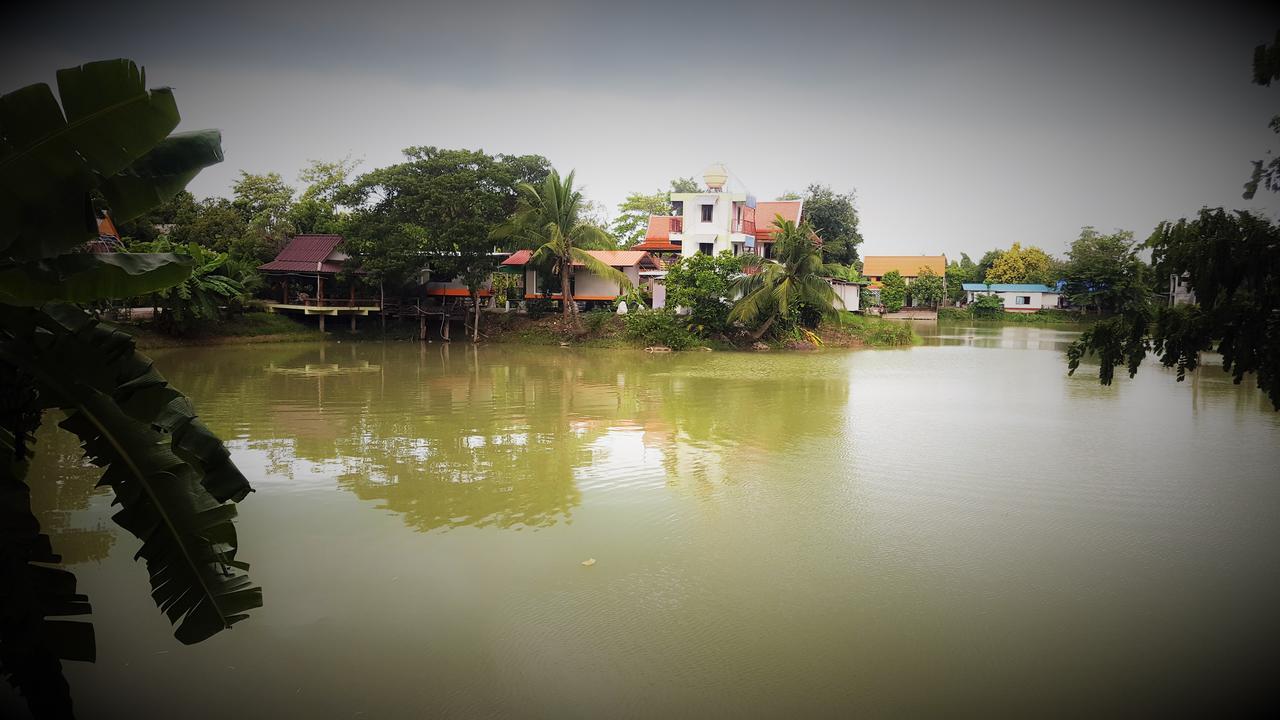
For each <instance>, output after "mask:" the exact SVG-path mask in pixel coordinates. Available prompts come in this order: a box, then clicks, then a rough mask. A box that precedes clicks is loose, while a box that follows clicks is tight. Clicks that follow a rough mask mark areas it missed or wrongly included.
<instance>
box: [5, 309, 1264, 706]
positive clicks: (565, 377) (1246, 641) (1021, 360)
mask: <svg viewBox="0 0 1280 720" xmlns="http://www.w3.org/2000/svg"><path fill="white" fill-rule="evenodd" d="M919 327H920V331H921V332H922V334H924V335H925V336H926V343H925V345H923V346H917V347H912V348H904V349H894V350H865V351H829V352H827V351H824V352H817V353H722V352H713V353H676V354H668V355H649V354H645V353H642V352H632V351H618V350H594V351H593V350H576V349H565V348H559V347H520V346H487V347H480V348H478V349H477V348H473V347H471V346H468V345H465V344H461V343H456V344H454V345H452V346H448V345H441V344H428V345H419V344H416V343H398V344H379V343H360V344H351V343H347V344H337V343H330V344H325V345H318V344H315V345H313V344H291V345H263V346H236V347H201V348H186V349H175V350H164V351H156V352H154V353H153V355H154V357H155V358H156V360H157V363H158V365H159V366H160V367H161V368H162V369H163V370H164V372H165V373H166V375H168V376H169V377H170V379H171V380H172V381H173V383H174V384H175V385H176V386H178V387H179V388H182V389H183V390H184V391H186V392H187V393H188V394H190V395H191V397H192V398H193V399H194V400H195V401H196V404H197V407H198V409H199V410H200V411H201V414H202V416H203V418H204V419H205V421H206V423H207V424H208V425H209V426H210V427H212V428H213V430H214V431H215V432H217V433H218V434H219V435H221V436H222V437H223V438H225V439H226V440H227V443H228V446H229V447H230V448H231V450H232V452H233V455H234V457H235V459H236V461H237V463H238V464H239V466H240V467H241V469H242V470H244V472H245V474H246V475H247V476H248V477H249V478H250V480H251V482H252V483H253V484H254V486H255V487H256V488H257V492H256V493H255V494H253V495H250V496H249V498H248V499H247V500H246V501H244V502H243V503H241V504H240V506H239V509H240V516H239V518H238V520H237V528H238V532H239V536H240V554H239V557H240V559H243V560H245V561H248V562H250V563H251V564H252V569H251V571H250V575H251V577H252V578H253V580H254V581H255V582H256V583H257V584H259V585H261V586H262V588H263V592H264V597H265V605H264V607H262V608H260V609H258V610H255V611H253V612H252V613H251V617H250V618H249V619H248V620H246V621H244V622H242V623H240V624H238V625H236V626H235V627H234V628H233V629H232V630H230V631H228V632H224V633H221V634H219V635H217V636H215V637H214V638H212V639H211V640H209V641H207V642H205V643H202V644H199V645H195V646H190V647H186V646H182V645H180V644H179V643H178V642H177V641H176V640H174V639H173V637H172V630H171V627H170V625H169V623H168V621H167V620H166V619H165V618H164V616H163V615H162V614H161V613H160V612H159V611H157V609H156V608H155V606H154V604H153V603H152V601H151V599H150V597H149V595H148V587H147V577H146V572H145V568H144V566H143V565H142V564H141V563H140V562H135V561H134V560H133V559H132V556H133V553H134V552H135V551H136V549H137V546H138V542H137V541H136V540H135V539H133V538H132V536H129V535H127V534H126V533H124V532H123V531H121V530H120V529H119V528H117V527H116V526H115V525H114V524H113V523H112V522H111V520H110V514H111V512H112V509H111V508H110V506H109V503H110V498H111V495H110V493H109V492H107V491H104V490H97V491H95V490H94V489H93V483H94V481H95V480H96V473H95V471H94V470H92V469H91V468H85V467H83V466H82V464H81V463H80V462H79V461H78V460H77V459H76V448H75V443H74V440H72V439H69V438H68V437H66V436H65V434H62V435H59V434H57V433H52V432H45V431H42V433H41V443H40V447H39V449H40V451H41V453H42V454H41V459H40V461H39V462H38V464H37V465H36V467H35V469H34V471H33V477H32V482H33V485H34V486H35V491H34V496H35V497H34V502H35V504H36V505H38V506H39V508H40V510H41V519H42V522H43V523H44V525H45V527H46V528H47V529H48V531H49V532H50V533H51V534H52V535H53V538H54V546H55V549H58V550H60V551H62V552H63V554H64V555H65V557H66V561H67V562H68V564H69V568H70V569H71V570H73V571H74V572H75V573H76V575H77V577H78V578H79V581H80V591H81V592H85V593H87V594H88V595H89V596H90V599H91V601H92V603H93V608H94V613H93V616H92V619H93V621H94V624H95V627H96V632H97V638H98V660H97V662H96V664H85V663H66V664H65V665H66V676H67V679H68V681H69V682H70V684H71V687H72V692H73V694H74V697H75V702H76V707H77V709H78V712H79V714H80V715H81V717H84V718H92V717H107V718H118V717H184V718H222V717H242V718H259V717H261V718H273V717H285V716H296V717H311V718H330V717H332V718H351V717H365V718H382V717H426V716H439V717H475V716H492V715H498V716H537V717H588V716H593V717H628V716H646V717H668V716H676V717H694V716H708V715H714V716H730V717H732V716H774V717H779V716H822V715H826V716H831V715H847V714H850V713H854V712H857V713H860V714H863V715H873V716H882V715H895V716H904V715H920V714H933V715H991V714H999V715H1009V714H1035V715H1081V714H1095V713H1104V714H1125V713H1135V712H1137V711H1140V710H1147V711H1149V710H1153V709H1157V708H1165V709H1177V708H1181V709H1184V710H1185V709H1186V708H1188V707H1190V706H1191V705H1190V703H1200V702H1206V701H1215V700H1219V699H1239V698H1241V697H1243V696H1244V694H1246V693H1249V692H1253V691H1257V690H1258V689H1259V688H1260V687H1262V683H1265V682H1266V681H1268V680H1270V679H1271V677H1270V676H1272V675H1273V674H1274V673H1272V672H1271V668H1272V667H1273V660H1272V658H1273V653H1272V645H1273V641H1274V640H1275V639H1276V638H1277V636H1278V633H1277V631H1278V630H1280V615H1278V614H1277V613H1276V611H1275V608H1276V607H1278V606H1280V523H1278V522H1277V519H1280V414H1277V413H1274V412H1272V411H1271V410H1270V407H1269V405H1268V404H1267V402H1266V400H1265V398H1264V397H1263V396H1262V394H1261V393H1260V392H1258V391H1257V390H1256V389H1255V388H1253V387H1252V386H1251V381H1246V386H1235V385H1233V384H1232V383H1231V382H1230V379H1229V378H1228V377H1226V376H1225V375H1224V374H1223V373H1222V372H1221V371H1220V370H1219V369H1217V368H1206V369H1204V370H1203V371H1201V372H1200V373H1198V374H1197V375H1196V376H1195V377H1194V378H1192V379H1188V381H1186V382H1184V383H1177V382H1175V380H1174V377H1173V374H1172V373H1171V372H1169V371H1165V370H1163V369H1160V368H1159V367H1158V366H1153V365H1150V364H1149V365H1148V366H1146V367H1144V368H1143V369H1142V371H1141V372H1140V373H1139V374H1138V376H1137V377H1136V378H1135V379H1132V380H1130V379H1128V378H1123V379H1120V380H1117V382H1116V384H1115V385H1114V386H1112V387H1110V388H1103V387H1100V386H1099V385H1098V384H1097V381H1096V379H1095V378H1094V377H1093V375H1092V372H1094V371H1096V368H1088V367H1086V368H1084V369H1082V371H1081V373H1079V374H1077V375H1076V376H1075V377H1068V376H1067V374H1066V367H1065V361H1064V358H1063V355H1062V350H1063V348H1064V347H1065V345H1066V343H1068V342H1069V341H1070V339H1071V338H1072V337H1073V336H1074V334H1073V332H1072V331H1070V330H1062V329H1054V328H1039V327H1029V326H1009V327H999V326H995V327H987V328H966V327H957V326H942V327H941V328H939V327H938V326H937V325H930V324H922V325H920V326H919ZM588 559H594V560H595V561H596V562H595V564H594V565H591V566H584V565H583V564H582V563H583V561H585V560H588ZM5 692H7V691H0V695H4V693H5ZM11 699H12V698H10V700H11ZM0 707H2V706H0Z"/></svg>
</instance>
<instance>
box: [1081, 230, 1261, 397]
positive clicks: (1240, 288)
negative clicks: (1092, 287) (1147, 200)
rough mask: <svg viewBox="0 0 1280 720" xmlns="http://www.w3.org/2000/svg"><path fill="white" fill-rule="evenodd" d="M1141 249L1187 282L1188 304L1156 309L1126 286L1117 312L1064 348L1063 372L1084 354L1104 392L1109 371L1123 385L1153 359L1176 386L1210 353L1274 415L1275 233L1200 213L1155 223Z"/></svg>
mask: <svg viewBox="0 0 1280 720" xmlns="http://www.w3.org/2000/svg"><path fill="white" fill-rule="evenodd" d="M1147 245H1148V246H1149V247H1150V248H1151V252H1152V259H1153V261H1155V262H1156V263H1157V264H1158V265H1162V266H1164V267H1166V268H1168V269H1169V270H1170V271H1171V272H1173V273H1175V274H1179V275H1181V274H1182V273H1184V272H1185V273H1186V274H1187V276H1188V280H1189V282H1190V285H1191V289H1192V290H1193V291H1194V292H1195V296H1196V303H1197V304H1194V305H1178V306H1175V307H1168V306H1165V305H1156V304H1155V303H1154V302H1153V299H1152V296H1151V293H1150V292H1149V290H1148V288H1147V287H1146V286H1145V284H1144V283H1142V282H1137V283H1133V284H1131V285H1130V286H1129V291H1128V293H1127V294H1126V296H1125V297H1123V298H1122V299H1121V301H1120V302H1119V306H1120V312H1119V313H1118V314H1117V315H1116V316H1114V317H1111V318H1108V319H1106V320H1102V321H1099V322H1098V323H1096V324H1095V325H1093V326H1092V327H1090V328H1089V329H1088V330H1086V331H1085V332H1084V333H1083V334H1081V336H1080V339H1079V340H1077V341H1076V342H1074V343H1072V345H1071V347H1070V348H1068V350H1067V361H1068V367H1069V369H1070V372H1072V373H1074V372H1075V371H1076V370H1077V369H1078V368H1079V366H1080V362H1081V361H1082V360H1083V359H1084V358H1085V357H1086V356H1087V355H1089V354H1090V353H1092V354H1094V355H1096V356H1097V359H1098V379H1099V381H1101V383H1102V384H1103V385H1110V384H1111V381H1112V378H1113V377H1114V375H1115V368H1116V366H1117V365H1120V366H1125V367H1127V368H1128V370H1129V376H1130V377H1132V376H1134V375H1135V374H1137V372H1138V368H1139V366H1141V365H1142V362H1143V360H1144V359H1145V358H1146V356H1147V353H1148V352H1155V353H1156V354H1157V355H1158V356H1159V357H1160V363H1161V364H1162V365H1164V366H1165V367H1171V368H1177V371H1178V380H1182V379H1183V378H1184V377H1185V375H1186V373H1187V371H1191V370H1195V369H1196V368H1197V367H1198V366H1199V364H1200V353H1201V352H1204V351H1208V350H1216V351H1217V352H1218V353H1220V354H1221V355H1222V367H1223V369H1225V370H1226V371H1227V372H1229V373H1231V374H1232V377H1233V378H1234V380H1235V382H1237V383H1239V382H1241V381H1242V380H1243V379H1244V376H1245V374H1246V373H1255V374H1256V377H1257V383H1258V387H1259V388H1261V389H1262V390H1263V391H1264V392H1265V393H1266V394H1267V397H1268V398H1269V399H1270V400H1271V404H1272V406H1273V407H1275V408H1276V409H1277V410H1280V282H1277V281H1276V279H1277V278H1280V225H1277V224H1275V223H1273V222H1271V221H1270V220H1268V219H1266V218H1264V217H1259V216H1257V215H1253V214H1250V213H1248V212H1244V211H1236V212H1234V213H1228V212H1226V211H1225V210H1223V209H1222V208H1215V209H1204V210H1201V211H1200V214H1199V215H1198V216H1196V217H1195V218H1194V219H1192V220H1187V219H1185V218H1184V219H1182V220H1179V221H1178V222H1176V223H1169V222H1165V223H1161V224H1160V225H1159V226H1157V227H1156V230H1155V232H1154V233H1153V234H1152V235H1151V237H1150V238H1149V239H1148V240H1147Z"/></svg>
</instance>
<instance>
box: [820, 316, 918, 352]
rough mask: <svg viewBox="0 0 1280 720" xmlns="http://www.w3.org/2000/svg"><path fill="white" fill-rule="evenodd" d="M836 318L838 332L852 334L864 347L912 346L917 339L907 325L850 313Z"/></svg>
mask: <svg viewBox="0 0 1280 720" xmlns="http://www.w3.org/2000/svg"><path fill="white" fill-rule="evenodd" d="M837 318H838V323H837V325H838V327H839V328H840V330H842V331H844V332H848V333H850V334H852V335H853V336H854V337H856V338H858V339H859V340H860V341H862V343H863V344H864V345H870V346H872V347H898V346H901V345H911V344H914V343H915V342H916V339H917V336H916V334H915V332H914V331H913V330H912V329H911V326H910V325H909V324H907V323H903V322H899V321H894V320H885V319H883V318H878V317H873V316H868V315H857V314H855V313H851V312H840V313H839V314H838V316H837Z"/></svg>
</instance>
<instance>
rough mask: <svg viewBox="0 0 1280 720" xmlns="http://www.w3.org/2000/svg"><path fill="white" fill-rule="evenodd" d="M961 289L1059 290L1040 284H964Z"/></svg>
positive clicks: (1002, 290) (997, 290)
mask: <svg viewBox="0 0 1280 720" xmlns="http://www.w3.org/2000/svg"><path fill="white" fill-rule="evenodd" d="M961 287H962V288H964V289H965V291H970V290H976V291H979V292H985V291H990V292H1057V290H1055V289H1053V288H1051V287H1049V286H1048V285H1042V284H1040V283H991V284H990V285H985V284H983V283H962V284H961Z"/></svg>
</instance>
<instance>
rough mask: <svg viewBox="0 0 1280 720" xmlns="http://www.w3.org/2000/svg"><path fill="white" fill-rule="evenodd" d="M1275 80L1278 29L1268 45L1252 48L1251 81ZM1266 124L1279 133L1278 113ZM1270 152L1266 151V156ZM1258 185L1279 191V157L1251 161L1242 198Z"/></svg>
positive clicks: (1278, 77)
mask: <svg viewBox="0 0 1280 720" xmlns="http://www.w3.org/2000/svg"><path fill="white" fill-rule="evenodd" d="M1276 81H1280V30H1277V31H1276V39H1275V40H1274V41H1273V42H1272V43H1271V44H1270V45H1265V44H1264V45H1259V46H1257V47H1256V48H1254V49H1253V83H1254V84H1255V85H1261V86H1263V87H1271V83H1273V82H1276ZM1268 126H1269V127H1270V128H1271V131H1272V132H1274V133H1277V134H1280V115H1272V116H1271V122H1270V123H1268ZM1271 154H1272V153H1271V151H1267V155H1268V156H1270V155H1271ZM1259 186H1261V187H1263V188H1266V189H1267V190H1270V191H1271V192H1280V157H1271V159H1270V160H1267V159H1265V158H1264V159H1262V160H1254V161H1253V173H1252V174H1251V175H1250V176H1249V180H1248V182H1246V183H1245V184H1244V195H1243V197H1244V199H1245V200H1252V199H1253V197H1254V195H1256V194H1257V192H1258V187H1259Z"/></svg>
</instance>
